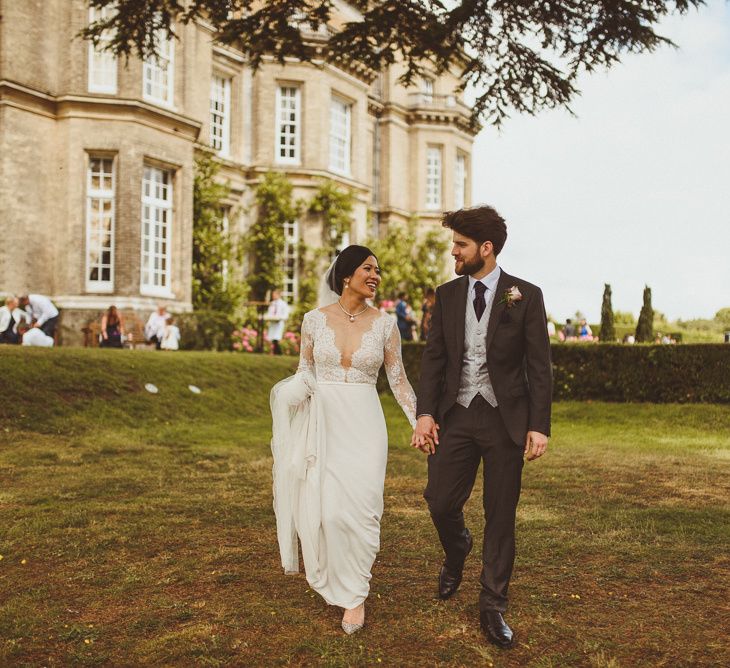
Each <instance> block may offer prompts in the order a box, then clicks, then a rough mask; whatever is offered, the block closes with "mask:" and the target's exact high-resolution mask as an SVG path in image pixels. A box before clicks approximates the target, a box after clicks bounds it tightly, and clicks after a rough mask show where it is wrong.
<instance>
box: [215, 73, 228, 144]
mask: <svg viewBox="0 0 730 668" xmlns="http://www.w3.org/2000/svg"><path fill="white" fill-rule="evenodd" d="M210 145H211V146H212V147H213V148H214V149H215V150H216V151H218V155H222V156H227V155H229V154H230V152H231V80H230V79H225V78H224V77H220V76H217V75H213V78H212V79H211V82H210Z"/></svg>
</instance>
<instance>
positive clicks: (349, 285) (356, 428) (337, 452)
mask: <svg viewBox="0 0 730 668" xmlns="http://www.w3.org/2000/svg"><path fill="white" fill-rule="evenodd" d="M379 284H380V268H379V267H378V260H377V258H376V257H375V255H373V253H372V251H370V250H369V249H368V248H365V247H364V246H355V245H353V246H348V247H347V248H345V249H344V250H343V251H342V252H341V253H340V254H339V256H338V257H337V259H336V261H335V262H334V263H333V264H332V265H331V266H330V268H329V270H328V271H327V273H326V274H325V277H324V279H323V285H322V286H321V287H320V299H319V301H320V308H317V309H315V310H313V311H309V312H308V313H306V314H305V316H304V320H303V322H302V341H301V352H300V358H299V367H298V369H297V372H296V375H295V376H292V377H290V378H287V379H285V380H283V381H281V382H280V383H277V384H276V385H275V386H274V388H273V389H272V391H271V408H272V416H273V438H272V442H271V448H272V452H273V455H274V510H275V513H276V524H277V537H278V540H279V549H280V552H281V561H282V566H283V567H284V570H285V572H287V573H296V572H298V570H299V558H298V551H297V537H298V539H299V543H300V544H301V550H302V558H303V561H304V569H305V572H306V576H307V582H308V583H309V585H310V587H311V588H312V589H313V590H314V591H316V592H318V593H319V594H320V595H321V596H322V598H324V600H325V601H326V602H327V603H328V604H329V605H336V606H339V607H341V608H343V609H344V614H343V617H342V628H343V630H344V631H345V633H348V634H351V633H354V632H355V631H358V630H360V629H361V628H362V627H363V626H364V625H365V599H366V598H367V596H368V592H369V589H370V585H369V583H370V577H371V575H370V569H371V568H372V565H373V562H374V561H375V555H376V553H377V551H378V549H379V547H380V518H381V516H382V514H383V483H384V480H385V465H386V461H387V456H388V433H387V430H386V427H385V419H384V416H383V409H382V407H381V405H380V399H379V397H378V394H377V390H376V388H375V384H376V381H377V377H378V371H379V370H380V367H381V366H382V365H383V364H385V370H386V374H387V376H388V382H389V383H390V387H391V389H392V391H393V394H394V395H395V398H396V399H397V401H398V403H399V404H400V405H401V408H402V409H403V411H404V412H405V414H406V416H407V417H408V420H409V422H410V423H411V425H414V424H415V412H416V397H415V395H414V393H413V390H412V388H411V386H410V384H409V382H408V379H407V378H406V374H405V371H404V368H403V362H402V358H401V343H400V334H399V333H398V327H397V326H396V320H395V318H393V317H391V316H390V315H388V314H385V313H381V312H380V311H378V310H377V309H376V308H373V307H372V306H369V305H368V300H372V299H373V298H374V297H375V292H376V290H377V288H378V285H379Z"/></svg>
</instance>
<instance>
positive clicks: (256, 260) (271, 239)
mask: <svg viewBox="0 0 730 668" xmlns="http://www.w3.org/2000/svg"><path fill="white" fill-rule="evenodd" d="M256 205H257V216H256V222H255V223H254V224H253V225H252V226H251V228H250V230H249V232H248V246H247V247H248V250H249V252H250V253H251V256H252V266H253V270H252V271H251V273H250V274H249V277H248V284H249V286H250V287H251V296H252V297H253V299H254V300H256V301H263V300H264V299H266V293H267V292H269V291H270V290H273V289H274V288H276V287H280V286H281V284H282V282H283V280H284V269H283V265H282V255H283V253H284V245H285V239H284V224H285V223H288V222H290V221H292V220H297V219H298V218H299V216H300V215H301V205H300V204H299V203H297V202H295V201H294V199H293V186H292V184H291V181H289V179H287V178H286V176H285V175H284V174H282V173H280V172H267V173H266V174H264V176H263V178H262V179H261V182H260V183H259V185H258V186H257V187H256Z"/></svg>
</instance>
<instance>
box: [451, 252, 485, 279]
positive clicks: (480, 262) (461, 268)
mask: <svg viewBox="0 0 730 668" xmlns="http://www.w3.org/2000/svg"><path fill="white" fill-rule="evenodd" d="M484 264H485V260H484V258H483V257H481V256H479V255H477V256H476V257H475V258H474V259H473V260H471V261H470V262H467V261H466V260H464V262H463V263H462V264H460V265H458V264H457V265H456V267H455V268H454V271H455V272H456V275H457V276H471V275H472V274H476V273H477V272H478V271H481V270H482V269H484Z"/></svg>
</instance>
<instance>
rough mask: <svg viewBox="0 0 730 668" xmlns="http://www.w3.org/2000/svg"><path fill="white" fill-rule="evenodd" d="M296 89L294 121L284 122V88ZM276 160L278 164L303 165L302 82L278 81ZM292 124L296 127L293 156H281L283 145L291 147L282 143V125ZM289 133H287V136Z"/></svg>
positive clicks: (275, 118) (275, 115)
mask: <svg viewBox="0 0 730 668" xmlns="http://www.w3.org/2000/svg"><path fill="white" fill-rule="evenodd" d="M284 89H287V90H293V91H295V95H294V100H295V108H294V111H295V118H294V121H293V122H292V121H289V122H286V123H284V122H282V118H281V114H282V111H283V108H282V102H283V100H284V95H283V90H284ZM274 124H275V126H274V129H275V131H274V142H275V144H274V162H275V163H276V164H277V165H301V163H302V86H301V85H300V84H294V83H291V84H286V83H278V84H277V87H276V113H275V114H274ZM284 125H291V126H293V127H294V145H293V152H294V155H293V156H284V157H282V156H281V148H282V146H285V147H288V148H287V150H289V149H291V146H290V145H289V144H282V141H281V140H282V127H283V126H284ZM288 136H289V135H288V134H287V137H288Z"/></svg>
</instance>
